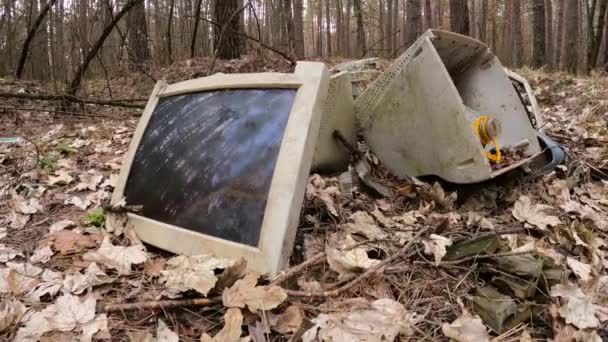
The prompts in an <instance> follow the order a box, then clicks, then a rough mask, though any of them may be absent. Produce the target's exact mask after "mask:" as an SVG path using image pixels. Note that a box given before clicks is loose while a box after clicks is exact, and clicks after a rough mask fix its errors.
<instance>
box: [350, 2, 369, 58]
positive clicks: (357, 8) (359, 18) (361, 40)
mask: <svg viewBox="0 0 608 342" xmlns="http://www.w3.org/2000/svg"><path fill="white" fill-rule="evenodd" d="M353 8H354V12H355V21H356V22H357V53H358V54H359V57H360V58H362V57H363V56H364V55H365V53H366V52H367V47H366V46H365V31H364V30H365V28H364V27H363V13H362V10H361V0H353Z"/></svg>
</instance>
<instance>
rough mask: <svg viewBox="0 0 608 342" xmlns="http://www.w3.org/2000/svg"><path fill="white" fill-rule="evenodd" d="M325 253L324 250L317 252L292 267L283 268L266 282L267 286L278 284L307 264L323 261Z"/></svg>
mask: <svg viewBox="0 0 608 342" xmlns="http://www.w3.org/2000/svg"><path fill="white" fill-rule="evenodd" d="M326 255H327V254H326V253H325V252H321V253H317V254H315V255H314V256H313V257H312V258H310V259H308V260H306V261H304V262H302V263H300V264H298V265H295V266H293V267H290V268H288V269H286V270H284V271H283V272H281V273H279V274H278V275H277V276H276V277H275V278H274V279H273V280H272V281H271V282H270V284H268V286H272V285H279V284H281V283H282V282H284V281H285V280H287V279H289V278H290V277H292V276H294V275H295V274H297V273H298V272H300V271H301V270H303V269H305V268H306V267H308V266H311V265H315V264H317V263H319V262H321V261H323V260H324V259H325V256H326Z"/></svg>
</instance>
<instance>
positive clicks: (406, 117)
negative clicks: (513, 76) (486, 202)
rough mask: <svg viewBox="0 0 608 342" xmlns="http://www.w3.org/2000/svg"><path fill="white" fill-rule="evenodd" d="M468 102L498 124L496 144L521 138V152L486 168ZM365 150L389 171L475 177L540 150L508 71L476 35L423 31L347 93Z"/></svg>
mask: <svg viewBox="0 0 608 342" xmlns="http://www.w3.org/2000/svg"><path fill="white" fill-rule="evenodd" d="M469 108H470V109H472V110H473V111H475V112H477V113H479V114H482V115H488V116H490V118H493V119H497V120H498V121H499V122H500V123H501V125H502V133H501V134H500V136H499V137H498V142H499V144H500V146H501V147H506V148H508V147H512V146H518V145H521V144H522V143H524V144H527V151H526V152H527V154H528V156H529V157H527V158H523V159H521V160H519V161H517V162H513V163H512V164H510V165H509V166H507V167H504V168H502V169H499V170H493V169H492V167H491V165H490V162H489V160H488V158H487V157H486V156H485V151H484V149H483V147H482V145H481V143H480V142H479V139H478V138H477V136H476V135H475V133H474V130H473V128H472V122H471V121H470V120H469V118H467V113H468V111H469ZM355 112H356V117H357V120H358V121H359V124H360V127H361V130H362V132H363V135H364V136H365V138H366V140H367V142H368V144H369V146H370V148H371V150H372V151H373V152H374V153H375V154H376V155H377V156H378V158H379V159H380V160H381V161H382V163H383V164H384V165H385V166H386V167H387V168H388V169H389V170H390V171H391V172H393V173H394V174H395V175H397V176H401V177H403V176H424V175H435V176H439V177H441V178H443V179H445V180H447V181H450V182H454V183H475V182H480V181H483V180H487V179H490V178H494V177H496V176H498V175H500V174H503V173H505V172H507V171H509V170H511V169H513V168H516V167H519V166H521V165H523V164H525V163H527V162H529V161H531V160H532V158H534V157H535V156H537V155H539V154H540V153H541V148H540V145H539V142H538V138H537V136H536V131H535V129H534V127H533V126H532V124H531V122H530V119H529V117H528V115H527V112H526V108H525V107H524V104H523V103H522V101H521V99H520V98H519V95H518V94H517V92H516V90H515V88H514V87H513V84H512V83H511V80H510V79H509V75H507V73H506V72H505V69H504V68H503V67H502V65H501V64H500V61H499V60H498V58H496V56H494V55H493V54H492V53H491V52H490V50H489V49H488V47H487V46H486V45H485V44H483V43H482V42H480V41H478V40H475V39H473V38H470V37H466V36H463V35H460V34H457V33H452V32H446V31H437V30H429V31H427V32H425V33H424V34H423V35H422V36H421V37H420V38H419V39H418V40H417V41H416V42H415V43H414V44H413V45H412V46H411V47H410V48H408V50H407V51H406V52H405V53H404V54H403V55H401V56H400V57H399V58H397V59H396V60H395V62H394V63H393V64H392V65H391V66H390V68H389V69H388V70H387V71H386V72H384V73H383V74H382V75H380V77H378V78H377V79H376V80H375V81H374V83H372V84H371V85H370V86H369V87H368V88H367V89H366V91H365V92H364V93H363V94H361V96H359V97H358V98H357V99H356V100H355Z"/></svg>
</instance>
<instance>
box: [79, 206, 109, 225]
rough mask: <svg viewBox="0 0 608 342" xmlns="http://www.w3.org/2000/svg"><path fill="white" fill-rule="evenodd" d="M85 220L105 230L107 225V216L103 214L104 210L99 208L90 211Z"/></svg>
mask: <svg viewBox="0 0 608 342" xmlns="http://www.w3.org/2000/svg"><path fill="white" fill-rule="evenodd" d="M84 220H85V221H86V222H87V223H90V224H92V225H94V226H95V227H97V228H104V227H105V225H106V216H105V214H104V212H103V208H97V209H94V210H91V211H89V212H88V213H87V214H86V215H85V216H84Z"/></svg>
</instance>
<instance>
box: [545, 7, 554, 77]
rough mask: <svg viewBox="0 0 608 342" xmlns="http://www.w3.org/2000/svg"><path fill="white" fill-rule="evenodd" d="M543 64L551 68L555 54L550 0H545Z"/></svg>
mask: <svg viewBox="0 0 608 342" xmlns="http://www.w3.org/2000/svg"><path fill="white" fill-rule="evenodd" d="M545 31H546V36H545V44H546V46H547V52H545V64H546V65H550V66H553V65H554V64H553V55H554V54H555V41H554V39H553V4H552V1H551V0H545Z"/></svg>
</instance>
